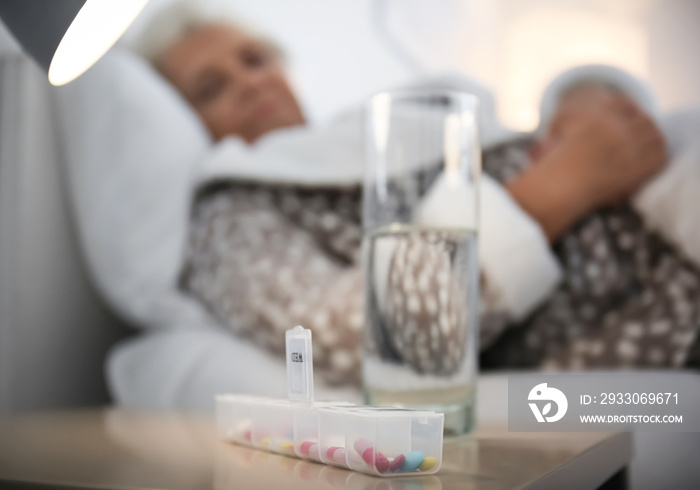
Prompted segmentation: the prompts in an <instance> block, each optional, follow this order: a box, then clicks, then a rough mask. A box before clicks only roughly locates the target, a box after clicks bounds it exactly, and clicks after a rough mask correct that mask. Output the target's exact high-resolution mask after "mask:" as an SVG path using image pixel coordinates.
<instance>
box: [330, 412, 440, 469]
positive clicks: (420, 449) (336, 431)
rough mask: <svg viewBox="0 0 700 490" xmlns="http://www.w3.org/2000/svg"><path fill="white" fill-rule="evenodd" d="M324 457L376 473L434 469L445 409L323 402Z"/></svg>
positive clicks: (351, 467) (438, 453)
mask: <svg viewBox="0 0 700 490" xmlns="http://www.w3.org/2000/svg"><path fill="white" fill-rule="evenodd" d="M318 412H319V439H320V441H321V444H320V453H321V460H322V461H323V462H324V463H327V464H333V465H336V466H342V467H345V468H350V469H352V470H355V471H361V472H363V473H368V474H371V475H375V476H406V474H407V473H410V474H425V475H428V474H432V473H435V472H437V471H438V469H439V468H440V465H441V463H442V431H443V425H444V415H443V414H441V413H435V412H424V411H418V410H406V409H398V408H392V407H367V406H362V407H329V408H319V409H318Z"/></svg>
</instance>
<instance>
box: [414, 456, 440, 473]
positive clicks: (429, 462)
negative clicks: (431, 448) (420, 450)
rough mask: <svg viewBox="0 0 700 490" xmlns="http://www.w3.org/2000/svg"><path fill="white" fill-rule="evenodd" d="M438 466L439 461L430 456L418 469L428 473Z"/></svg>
mask: <svg viewBox="0 0 700 490" xmlns="http://www.w3.org/2000/svg"><path fill="white" fill-rule="evenodd" d="M436 464H437V459H435V458H433V457H432V456H428V457H427V458H424V459H423V462H422V463H421V464H420V466H419V467H418V469H419V470H421V471H428V470H429V469H431V468H432V467H433V466H435V465H436Z"/></svg>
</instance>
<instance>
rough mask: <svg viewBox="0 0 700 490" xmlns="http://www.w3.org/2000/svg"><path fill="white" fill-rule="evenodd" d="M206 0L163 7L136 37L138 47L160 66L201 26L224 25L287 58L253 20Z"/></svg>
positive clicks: (152, 61) (280, 57) (280, 60)
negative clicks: (207, 4) (214, 6)
mask: <svg viewBox="0 0 700 490" xmlns="http://www.w3.org/2000/svg"><path fill="white" fill-rule="evenodd" d="M202 3H203V2H202V1H201V0H199V1H197V0H179V1H177V2H174V3H171V4H169V5H167V6H166V7H164V8H162V9H160V11H158V12H157V13H156V14H155V15H154V16H153V18H152V19H151V21H150V22H149V23H148V25H147V26H146V27H145V29H144V30H143V32H142V33H141V35H140V36H139V37H138V38H137V39H136V40H135V43H134V50H135V51H136V52H137V53H138V54H140V55H141V56H143V57H144V58H145V59H146V60H148V61H149V62H150V63H151V64H153V65H154V66H155V67H159V65H160V62H161V60H162V57H163V55H164V54H165V53H166V52H167V51H168V49H169V48H170V47H171V46H173V45H174V44H176V43H177V42H179V41H181V40H182V39H183V38H184V37H185V36H187V34H188V33H190V32H192V31H194V30H196V29H199V28H201V27H206V26H211V25H224V26H228V27H231V28H233V29H235V30H236V31H238V32H242V33H244V34H246V35H248V36H250V37H251V38H253V39H255V40H257V41H258V42H260V43H261V44H263V45H265V47H267V48H268V49H269V50H270V51H271V52H272V53H273V54H274V56H275V57H276V58H277V60H278V61H279V62H284V61H285V55H284V51H283V50H282V48H281V47H280V45H279V44H278V43H277V42H276V41H274V40H273V39H271V38H270V37H268V36H267V35H265V34H263V33H262V32H261V31H260V30H258V29H257V28H255V27H252V26H250V24H249V23H245V24H244V23H242V22H241V21H240V20H238V19H237V18H235V16H233V15H232V14H231V12H230V11H229V10H227V9H212V8H206V7H205V6H202Z"/></svg>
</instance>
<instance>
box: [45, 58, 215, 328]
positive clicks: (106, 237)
mask: <svg viewBox="0 0 700 490" xmlns="http://www.w3.org/2000/svg"><path fill="white" fill-rule="evenodd" d="M56 96H57V99H58V106H59V116H58V117H59V121H60V130H61V132H62V133H63V135H62V136H63V140H64V141H65V148H66V153H67V160H68V177H69V190H70V193H71V195H72V199H73V205H74V208H75V216H76V217H77V223H78V230H79V235H80V238H81V241H82V245H83V249H84V252H85V254H86V256H87V261H88V265H89V268H90V270H91V272H92V274H93V277H94V278H95V279H96V282H97V285H98V288H99V289H100V290H101V292H102V293H103V295H104V296H105V297H106V298H107V299H108V300H109V301H110V302H111V303H112V305H113V306H114V307H115V308H116V309H117V310H118V311H119V312H121V313H122V314H123V315H125V316H127V317H128V318H129V319H131V320H132V321H135V322H136V323H138V324H140V325H142V326H151V325H154V324H155V325H173V323H174V322H175V323H177V322H182V321H188V320H192V315H195V316H198V317H199V316H201V314H202V311H201V308H199V306H198V305H196V304H195V303H194V302H193V301H191V300H189V298H187V297H183V296H182V295H180V293H179V291H178V290H177V284H176V282H177V275H178V273H179V271H180V267H181V264H182V258H183V253H184V247H185V239H186V236H187V235H186V226H187V222H188V219H187V218H188V216H189V211H190V209H189V208H190V199H191V198H190V196H191V190H192V188H191V186H192V175H193V174H194V170H195V165H196V164H197V163H198V162H199V161H200V160H201V159H202V158H203V157H204V156H205V154H206V152H207V150H208V149H209V147H210V146H211V140H210V138H209V136H208V133H207V131H206V129H205V128H204V126H203V124H202V123H201V121H200V120H199V118H198V117H197V115H196V114H195V113H194V112H193V111H192V110H191V109H190V107H189V106H188V105H187V103H186V102H185V101H184V100H183V99H182V98H181V96H180V95H179V94H178V93H177V92H176V90H175V89H174V88H173V87H172V86H171V85H169V84H168V83H167V82H166V81H165V80H164V79H163V78H162V77H161V76H160V75H159V74H158V73H157V72H156V71H155V70H154V69H153V68H152V67H151V66H150V65H149V64H148V63H147V62H145V61H144V60H143V59H141V58H140V57H138V56H137V55H135V54H133V53H131V52H129V51H126V50H124V49H120V48H115V49H113V50H112V51H110V52H109V53H108V54H107V55H106V56H105V57H104V58H103V59H102V60H101V61H99V62H98V63H97V64H96V65H95V66H94V67H93V68H91V69H90V70H89V71H88V72H87V73H85V74H84V75H83V76H82V77H80V78H79V79H77V80H76V81H74V82H73V83H70V84H68V85H66V86H64V87H60V88H58V89H56ZM183 305H184V306H183Z"/></svg>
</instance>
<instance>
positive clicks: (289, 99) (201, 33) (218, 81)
mask: <svg viewBox="0 0 700 490" xmlns="http://www.w3.org/2000/svg"><path fill="white" fill-rule="evenodd" d="M159 68H160V70H161V72H162V73H163V75H165V77H166V78H168V79H169V80H170V81H171V82H172V83H173V84H174V85H175V86H176V87H177V88H178V89H179V90H180V92H182V94H183V95H184V96H185V98H186V99H187V100H188V101H189V102H190V103H191V104H192V106H193V107H194V109H195V110H196V111H197V112H198V113H199V115H200V116H201V117H202V119H203V120H204V122H205V124H206V125H207V126H208V128H209V130H210V131H211V133H212V135H213V137H214V139H215V140H219V139H221V138H223V137H224V136H228V135H234V136H240V137H241V138H243V139H244V140H245V141H247V142H248V143H252V142H254V141H255V140H257V139H258V138H259V137H260V136H262V135H264V134H265V133H267V132H269V131H272V130H274V129H279V128H284V127H288V126H295V125H299V124H304V116H303V114H302V113H301V109H300V107H299V104H298V102H297V100H296V97H295V96H294V94H293V93H292V90H291V88H290V87H289V84H288V83H287V79H286V78H285V76H284V73H283V72H282V69H281V67H280V65H279V63H278V60H277V58H276V56H275V54H274V53H273V52H271V50H270V49H269V48H268V47H266V46H265V45H263V44H262V43H260V42H259V41H257V40H255V39H253V38H251V37H249V36H247V35H245V34H243V33H241V32H238V31H236V30H235V29H232V28H231V27H227V26H223V25H210V26H204V27H201V28H198V29H196V30H194V31H192V32H190V33H188V34H187V35H186V36H185V37H184V38H183V39H182V40H180V41H179V42H177V43H176V44H174V45H173V46H172V47H170V49H168V51H166V53H165V54H164V55H163V57H162V59H161V60H160V63H159Z"/></svg>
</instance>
